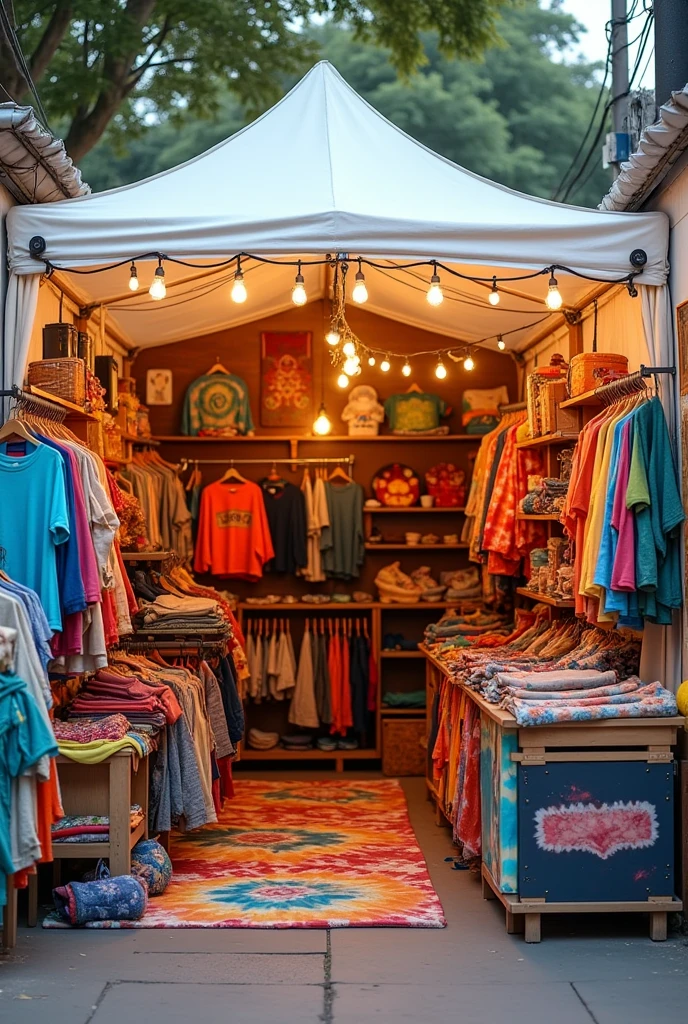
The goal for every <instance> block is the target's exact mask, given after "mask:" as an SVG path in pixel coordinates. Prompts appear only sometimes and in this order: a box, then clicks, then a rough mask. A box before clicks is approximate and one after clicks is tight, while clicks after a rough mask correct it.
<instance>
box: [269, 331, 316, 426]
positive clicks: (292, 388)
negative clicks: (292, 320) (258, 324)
mask: <svg viewBox="0 0 688 1024" xmlns="http://www.w3.org/2000/svg"><path fill="white" fill-rule="evenodd" d="M312 343H313V335H312V333H311V332H310V331H298V332H290V333H286V332H281V331H264V332H263V333H262V334H261V336H260V422H261V426H263V427H309V426H310V425H311V421H312V420H313V415H314V414H313V344H312Z"/></svg>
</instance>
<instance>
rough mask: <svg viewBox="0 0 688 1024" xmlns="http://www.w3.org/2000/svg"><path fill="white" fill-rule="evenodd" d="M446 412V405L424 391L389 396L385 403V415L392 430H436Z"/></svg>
mask: <svg viewBox="0 0 688 1024" xmlns="http://www.w3.org/2000/svg"><path fill="white" fill-rule="evenodd" d="M446 412H447V406H446V403H445V402H444V401H443V400H442V399H441V398H440V397H439V396H438V395H431V394H428V393H427V392H425V391H422V392H418V391H409V392H406V393H404V394H402V395H390V396H389V398H388V399H387V401H386V402H385V415H386V416H387V419H388V420H389V425H390V427H391V428H392V430H400V431H407V430H413V431H416V430H417V431H421V430H436V429H437V427H439V425H440V418H441V417H442V416H444V415H446Z"/></svg>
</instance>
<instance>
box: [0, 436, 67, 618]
mask: <svg viewBox="0 0 688 1024" xmlns="http://www.w3.org/2000/svg"><path fill="white" fill-rule="evenodd" d="M6 449H7V445H6V444H1V445H0V548H3V549H4V556H5V562H4V569H5V572H6V573H7V575H8V576H9V577H10V578H11V579H13V580H16V582H17V583H23V584H24V586H27V587H31V589H32V590H35V591H36V593H37V594H38V596H39V598H40V601H41V604H42V605H43V610H44V611H45V614H46V617H47V619H48V624H49V626H50V628H51V629H52V630H54V631H59V630H61V629H62V614H61V612H60V594H59V589H58V584H57V564H56V558H55V549H56V548H57V546H58V545H59V544H64V543H65V541H66V540H67V539H68V537H69V513H68V510H67V496H66V494H65V483H64V481H65V475H64V468H63V463H62V456H61V455H60V453H59V452H57V451H56V450H55V449H54V448H48V447H47V445H44V444H41V445H37V446H36V448H35V449H32V445H31V444H30V443H28V442H26V454H25V455H6V454H4V453H5V451H6ZM10 450H12V449H10Z"/></svg>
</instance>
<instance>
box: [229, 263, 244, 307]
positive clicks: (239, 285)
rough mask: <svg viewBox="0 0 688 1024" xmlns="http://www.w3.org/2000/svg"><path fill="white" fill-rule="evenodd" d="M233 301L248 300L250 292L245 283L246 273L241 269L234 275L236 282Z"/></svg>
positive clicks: (232, 293)
mask: <svg viewBox="0 0 688 1024" xmlns="http://www.w3.org/2000/svg"><path fill="white" fill-rule="evenodd" d="M231 295H232V302H246V299H247V297H248V292H247V291H246V285H245V284H244V275H243V274H242V273H241V271H240V270H237V272H236V274H235V275H234V284H233V285H232V291H231Z"/></svg>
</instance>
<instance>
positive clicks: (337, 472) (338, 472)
mask: <svg viewBox="0 0 688 1024" xmlns="http://www.w3.org/2000/svg"><path fill="white" fill-rule="evenodd" d="M327 479H328V480H329V481H332V480H343V481H344V483H347V484H350V483H352V479H351V477H350V476H349V474H348V473H347V472H346V471H345V470H343V469H342V467H341V466H335V468H334V469H333V470H332V472H331V473H330V475H329V476H328V478H327Z"/></svg>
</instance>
